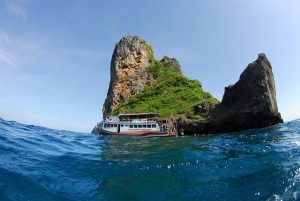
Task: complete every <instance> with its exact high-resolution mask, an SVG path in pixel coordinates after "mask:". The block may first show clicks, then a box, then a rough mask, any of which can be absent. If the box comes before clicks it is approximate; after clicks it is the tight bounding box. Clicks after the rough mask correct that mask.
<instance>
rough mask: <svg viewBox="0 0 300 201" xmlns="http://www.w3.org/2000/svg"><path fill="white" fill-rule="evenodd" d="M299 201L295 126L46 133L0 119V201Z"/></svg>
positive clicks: (299, 132) (299, 142)
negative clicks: (140, 133) (153, 133)
mask: <svg viewBox="0 0 300 201" xmlns="http://www.w3.org/2000/svg"><path fill="white" fill-rule="evenodd" d="M6 200H10V201H15V200H20V201H27V200H28V201H44V200H45V201H46V200H51V201H52V200H74V201H75V200H76V201H78V200H95V201H96V200H97V201H99V200H116V201H122V200H128V201H134V200H139V201H141V200H300V120H295V121H292V122H289V123H285V124H281V125H277V126H272V127H269V128H265V129H257V130H249V131H245V132H240V133H227V134H226V133H225V134H218V135H206V136H201V137H172V138H143V137H124V136H101V135H92V134H88V133H76V132H70V131H61V130H53V129H49V128H43V127H38V126H33V125H23V124H19V123H17V122H13V121H5V120H2V119H0V201H6Z"/></svg>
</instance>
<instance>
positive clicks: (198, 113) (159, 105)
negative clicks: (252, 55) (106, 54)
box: [93, 36, 283, 135]
mask: <svg viewBox="0 0 300 201" xmlns="http://www.w3.org/2000/svg"><path fill="white" fill-rule="evenodd" d="M110 75H111V79H110V85H109V89H108V92H107V97H106V100H105V103H104V105H103V109H102V112H103V116H104V117H105V116H108V115H118V114H120V113H147V112H150V113H157V114H158V115H159V116H161V117H167V116H169V115H170V114H172V116H173V117H175V118H176V119H177V120H176V124H174V125H176V127H177V131H178V133H179V134H184V135H195V134H207V133H219V132H234V131H242V130H246V129H251V128H261V127H266V126H270V125H274V124H278V123H281V122H283V121H282V118H281V116H280V113H279V112H278V108H277V102H276V90H275V82H274V76H273V72H272V66H271V64H270V62H269V61H268V59H267V57H266V56H265V55H264V54H259V56H258V59H257V60H256V61H254V62H252V63H250V64H249V65H248V66H247V68H246V69H245V70H244V72H243V73H242V74H241V76H240V79H239V81H238V82H237V83H236V84H234V85H231V86H228V87H226V88H225V93H224V96H223V99H222V101H221V102H219V101H218V100H217V99H215V98H214V97H213V96H212V95H211V94H209V93H208V92H206V91H204V90H203V88H202V85H201V83H200V82H199V81H198V80H190V79H189V78H187V77H185V76H184V75H183V73H182V71H181V65H180V64H179V62H178V61H177V60H176V59H175V58H170V57H167V56H165V57H163V58H162V59H161V60H155V58H154V53H153V50H152V48H151V46H150V45H149V44H147V43H146V42H145V41H144V40H143V39H141V38H140V37H138V36H125V37H123V38H122V39H121V40H120V41H119V42H118V43H117V44H116V46H115V49H114V52H113V55H112V59H111V69H110ZM98 130H99V128H97V126H96V127H95V128H94V130H93V132H94V133H97V132H98Z"/></svg>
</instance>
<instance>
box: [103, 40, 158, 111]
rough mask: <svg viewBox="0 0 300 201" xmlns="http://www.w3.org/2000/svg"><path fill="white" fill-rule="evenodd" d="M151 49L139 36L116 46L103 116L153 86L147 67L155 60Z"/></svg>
mask: <svg viewBox="0 0 300 201" xmlns="http://www.w3.org/2000/svg"><path fill="white" fill-rule="evenodd" d="M153 59H154V58H153V51H152V49H151V47H150V46H149V45H148V44H147V43H146V42H145V41H144V40H143V39H141V38H140V37H138V36H125V37H123V38H122V39H121V40H120V41H119V42H118V43H117V44H116V46H115V49H114V53H113V56H112V59H111V67H110V84H109V89H108V92H107V97H106V100H105V103H104V105H103V109H102V112H103V116H107V115H109V114H110V113H111V112H112V111H113V110H114V109H115V108H116V107H117V106H118V105H119V104H120V103H122V102H123V101H126V100H128V99H129V98H130V97H131V96H133V95H135V94H137V93H138V92H140V91H141V90H142V89H143V88H144V86H145V85H151V84H152V80H153V78H152V75H151V74H148V73H147V72H146V67H147V66H148V65H149V63H150V62H151V61H152V60H153Z"/></svg>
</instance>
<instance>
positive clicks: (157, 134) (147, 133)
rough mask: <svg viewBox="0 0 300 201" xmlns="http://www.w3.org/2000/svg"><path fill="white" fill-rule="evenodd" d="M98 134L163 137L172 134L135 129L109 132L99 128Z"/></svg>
mask: <svg viewBox="0 0 300 201" xmlns="http://www.w3.org/2000/svg"><path fill="white" fill-rule="evenodd" d="M99 134H103V135H125V136H153V137H165V136H172V135H170V134H169V133H168V132H159V131H150V130H136V131H128V132H124V131H123V132H119V133H117V132H110V131H106V130H99Z"/></svg>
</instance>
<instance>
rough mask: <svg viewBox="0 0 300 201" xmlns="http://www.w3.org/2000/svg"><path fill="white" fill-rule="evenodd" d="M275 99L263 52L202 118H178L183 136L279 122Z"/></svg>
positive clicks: (267, 62)
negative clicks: (206, 116) (198, 119)
mask: <svg viewBox="0 0 300 201" xmlns="http://www.w3.org/2000/svg"><path fill="white" fill-rule="evenodd" d="M282 122H283V120H282V118H281V115H280V113H279V112H278V108H277V102H276V90H275V82H274V76H273V72H272V66H271V64H270V62H269V61H268V59H267V57H266V56H265V54H259V55H258V59H257V60H256V61H254V62H252V63H250V64H249V65H248V66H247V68H246V69H245V70H244V72H243V73H242V74H241V76H240V79H239V81H238V82H237V83H235V84H234V85H231V86H228V87H226V88H225V93H224V96H223V99H222V102H221V103H220V104H218V105H217V106H216V108H215V109H213V110H212V111H211V112H210V114H209V118H207V119H205V120H203V121H187V120H183V119H179V122H178V125H179V126H178V128H179V130H180V132H182V133H184V134H186V135H192V134H204V133H219V132H234V131H242V130H246V129H252V128H262V127H266V126H270V125H274V124H278V123H282Z"/></svg>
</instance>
